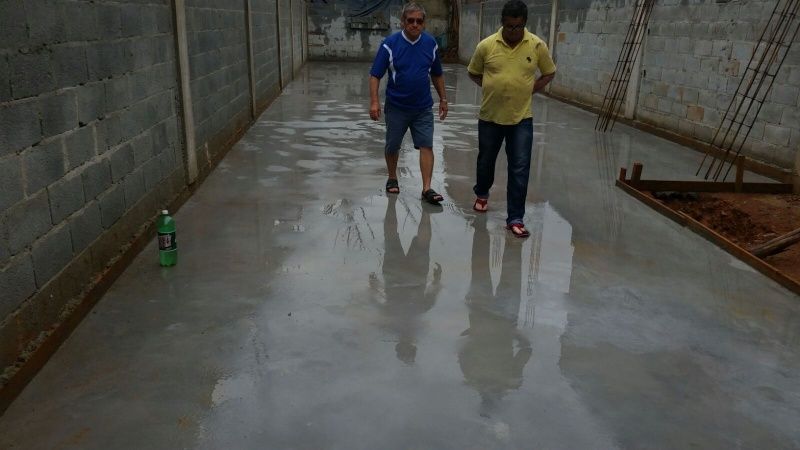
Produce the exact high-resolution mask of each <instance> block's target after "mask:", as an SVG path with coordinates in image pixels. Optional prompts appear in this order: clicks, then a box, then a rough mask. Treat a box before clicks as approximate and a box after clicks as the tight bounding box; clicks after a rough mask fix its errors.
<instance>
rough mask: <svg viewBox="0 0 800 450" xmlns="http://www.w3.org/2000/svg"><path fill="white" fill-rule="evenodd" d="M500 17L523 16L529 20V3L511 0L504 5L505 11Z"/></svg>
mask: <svg viewBox="0 0 800 450" xmlns="http://www.w3.org/2000/svg"><path fill="white" fill-rule="evenodd" d="M500 17H502V18H506V17H514V18H515V17H522V20H523V21H525V22H527V21H528V5H526V4H525V2H522V1H520V0H509V1H507V2H506V4H505V5H503V12H502V13H501V14H500Z"/></svg>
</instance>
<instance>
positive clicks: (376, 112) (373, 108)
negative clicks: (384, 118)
mask: <svg viewBox="0 0 800 450" xmlns="http://www.w3.org/2000/svg"><path fill="white" fill-rule="evenodd" d="M369 118H370V119H372V120H379V119H380V118H381V104H380V102H378V101H377V100H375V101H373V102H370V105H369Z"/></svg>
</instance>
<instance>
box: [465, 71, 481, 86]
mask: <svg viewBox="0 0 800 450" xmlns="http://www.w3.org/2000/svg"><path fill="white" fill-rule="evenodd" d="M467 74H469V79H470V80H472V81H474V82H475V84H477V85H478V86H483V75H474V74H472V73H470V72H467Z"/></svg>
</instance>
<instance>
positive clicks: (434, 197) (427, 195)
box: [422, 189, 444, 205]
mask: <svg viewBox="0 0 800 450" xmlns="http://www.w3.org/2000/svg"><path fill="white" fill-rule="evenodd" d="M422 199H423V200H425V201H426V202H428V203H430V204H431V205H438V204H439V203H440V202H441V201H442V200H444V197H442V196H441V195H439V194H438V193H436V191H434V190H433V189H428V190H427V191H425V192H423V193H422Z"/></svg>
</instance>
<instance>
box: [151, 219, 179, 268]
mask: <svg viewBox="0 0 800 450" xmlns="http://www.w3.org/2000/svg"><path fill="white" fill-rule="evenodd" d="M156 226H157V227H158V262H159V263H160V264H161V265H162V266H174V265H175V264H176V263H177V262H178V243H177V242H176V241H175V220H174V219H173V218H172V217H171V216H170V215H169V211H167V210H166V209H165V210H163V211H161V215H160V216H158V221H157V222H156Z"/></svg>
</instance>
